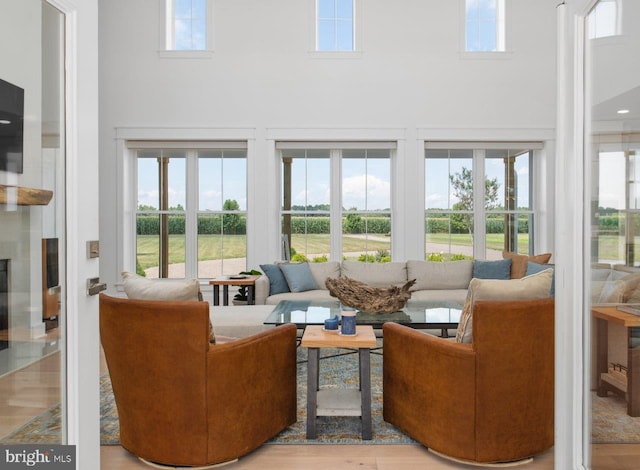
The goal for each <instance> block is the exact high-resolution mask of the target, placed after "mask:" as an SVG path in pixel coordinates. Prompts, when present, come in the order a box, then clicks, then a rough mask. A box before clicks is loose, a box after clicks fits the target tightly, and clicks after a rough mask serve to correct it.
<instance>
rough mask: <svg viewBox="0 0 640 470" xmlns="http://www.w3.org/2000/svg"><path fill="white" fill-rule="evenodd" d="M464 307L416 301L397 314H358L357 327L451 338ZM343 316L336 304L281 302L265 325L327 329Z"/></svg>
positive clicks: (452, 303) (327, 302) (446, 303)
mask: <svg viewBox="0 0 640 470" xmlns="http://www.w3.org/2000/svg"><path fill="white" fill-rule="evenodd" d="M461 313H462V305H461V304H459V303H458V302H452V301H428V300H424V301H422V300H414V301H412V302H409V304H408V305H407V306H405V308H403V309H402V310H400V311H398V312H394V313H389V314H371V313H364V312H360V311H358V312H357V314H356V323H357V324H358V325H371V326H372V327H373V328H374V329H382V325H383V324H384V323H386V322H388V321H390V322H395V323H400V324H402V325H406V326H409V327H411V328H415V329H420V330H440V331H441V336H442V337H443V338H448V337H449V333H448V330H450V329H456V328H458V322H459V321H460V314H461ZM335 316H338V317H339V316H340V302H339V301H337V300H333V301H332V300H329V301H327V300H314V301H307V300H281V301H280V302H279V303H278V305H276V306H275V308H274V309H273V311H272V312H271V313H270V314H269V316H268V317H267V318H266V319H265V321H264V324H265V325H276V326H277V325H283V324H285V323H295V325H296V327H298V329H304V328H305V327H306V326H307V325H324V321H325V320H326V319H327V318H331V317H335Z"/></svg>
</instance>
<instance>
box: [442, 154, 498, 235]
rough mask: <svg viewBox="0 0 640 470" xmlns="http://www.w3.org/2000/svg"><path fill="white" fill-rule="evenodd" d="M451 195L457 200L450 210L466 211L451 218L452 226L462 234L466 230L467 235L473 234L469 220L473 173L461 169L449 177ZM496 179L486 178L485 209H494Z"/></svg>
mask: <svg viewBox="0 0 640 470" xmlns="http://www.w3.org/2000/svg"><path fill="white" fill-rule="evenodd" d="M449 180H450V181H451V187H452V188H453V194H454V196H455V197H456V198H457V199H458V202H456V203H455V204H454V205H453V207H452V209H454V210H456V211H466V212H467V213H466V214H454V215H452V216H451V223H452V225H455V224H458V225H459V229H458V230H452V231H453V232H458V231H459V232H460V233H461V232H462V231H463V230H465V229H466V231H467V232H468V233H472V232H473V226H472V223H471V218H472V216H473V173H472V172H471V170H469V169H467V168H466V167H462V170H461V171H460V172H459V173H454V174H453V175H449ZM499 188H500V185H499V184H498V178H492V179H489V178H487V179H486V180H485V182H484V202H485V207H486V208H487V209H494V208H495V207H496V202H497V200H498V189H499Z"/></svg>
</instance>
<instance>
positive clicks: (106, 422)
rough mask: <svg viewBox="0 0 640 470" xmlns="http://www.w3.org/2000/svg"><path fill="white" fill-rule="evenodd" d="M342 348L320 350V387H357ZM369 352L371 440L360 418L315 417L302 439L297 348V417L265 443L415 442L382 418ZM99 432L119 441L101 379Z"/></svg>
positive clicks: (302, 370)
mask: <svg viewBox="0 0 640 470" xmlns="http://www.w3.org/2000/svg"><path fill="white" fill-rule="evenodd" d="M345 352H346V351H345V350H337V349H321V355H320V356H321V360H320V387H321V388H333V387H348V388H357V387H358V355H357V354H355V353H351V354H344V353H345ZM379 353H381V351H376V352H375V353H374V354H372V355H371V399H372V403H371V414H372V428H373V436H372V437H373V439H371V440H367V441H363V440H362V438H361V436H362V428H361V425H360V418H358V417H336V416H332V417H328V416H321V417H318V420H317V421H316V432H317V438H316V439H310V440H308V439H307V438H306V422H307V421H306V419H307V408H306V406H307V362H306V361H307V350H306V349H305V348H298V367H297V376H298V377H297V381H298V395H297V398H298V416H297V418H298V420H297V422H296V423H294V424H293V425H291V426H289V427H288V428H287V429H285V430H284V431H282V432H281V433H280V434H278V435H277V436H276V437H274V438H273V439H272V440H270V441H269V442H268V444H413V443H415V441H414V440H413V439H411V438H410V437H408V436H407V435H406V434H403V433H402V432H401V431H399V430H398V429H397V428H395V427H394V426H392V425H391V424H389V423H386V422H385V421H384V420H383V419H382V356H381V355H380V354H379ZM101 388H102V394H101V400H100V401H101V404H100V411H101V416H102V419H101V420H100V435H101V443H102V445H117V444H119V428H118V414H117V410H116V407H115V404H114V402H113V392H112V391H111V382H110V381H109V378H108V377H107V376H103V377H102V380H101Z"/></svg>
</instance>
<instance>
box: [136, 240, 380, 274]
mask: <svg viewBox="0 0 640 470" xmlns="http://www.w3.org/2000/svg"><path fill="white" fill-rule="evenodd" d="M246 240H247V238H246V236H245V235H229V236H225V237H220V236H218V235H200V237H199V238H198V261H206V260H214V259H220V258H221V257H222V256H221V255H222V248H223V246H224V254H225V258H244V257H246V256H247V249H246V245H247V242H246ZM388 240H389V241H378V240H368V241H367V242H366V249H367V251H369V252H372V253H375V252H376V251H378V250H387V251H388V250H389V249H390V239H388ZM329 244H330V239H329V235H307V236H306V237H296V236H295V235H293V237H292V246H293V248H294V249H295V250H296V253H300V254H305V255H306V254H312V255H316V256H317V255H329ZM158 246H159V244H158V237H157V236H154V235H138V245H137V250H138V263H139V264H140V267H141V268H142V269H148V268H150V267H153V266H158V259H159V256H158V249H159V248H158ZM342 247H343V251H344V252H346V253H349V252H360V251H364V250H365V240H364V239H360V238H353V237H349V236H344V237H343V240H342ZM184 259H185V237H184V235H170V236H169V264H174V263H184Z"/></svg>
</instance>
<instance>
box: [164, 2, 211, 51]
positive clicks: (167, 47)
mask: <svg viewBox="0 0 640 470" xmlns="http://www.w3.org/2000/svg"><path fill="white" fill-rule="evenodd" d="M174 1H175V0H161V2H160V5H161V11H160V15H159V16H160V28H159V29H160V35H159V36H160V38H159V46H158V55H159V57H160V58H165V59H208V58H211V57H212V56H213V51H214V42H213V19H214V15H213V0H205V7H206V18H205V34H206V38H205V48H204V49H186V50H179V49H174V48H173V39H174V35H173V29H174V27H173V5H174Z"/></svg>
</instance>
